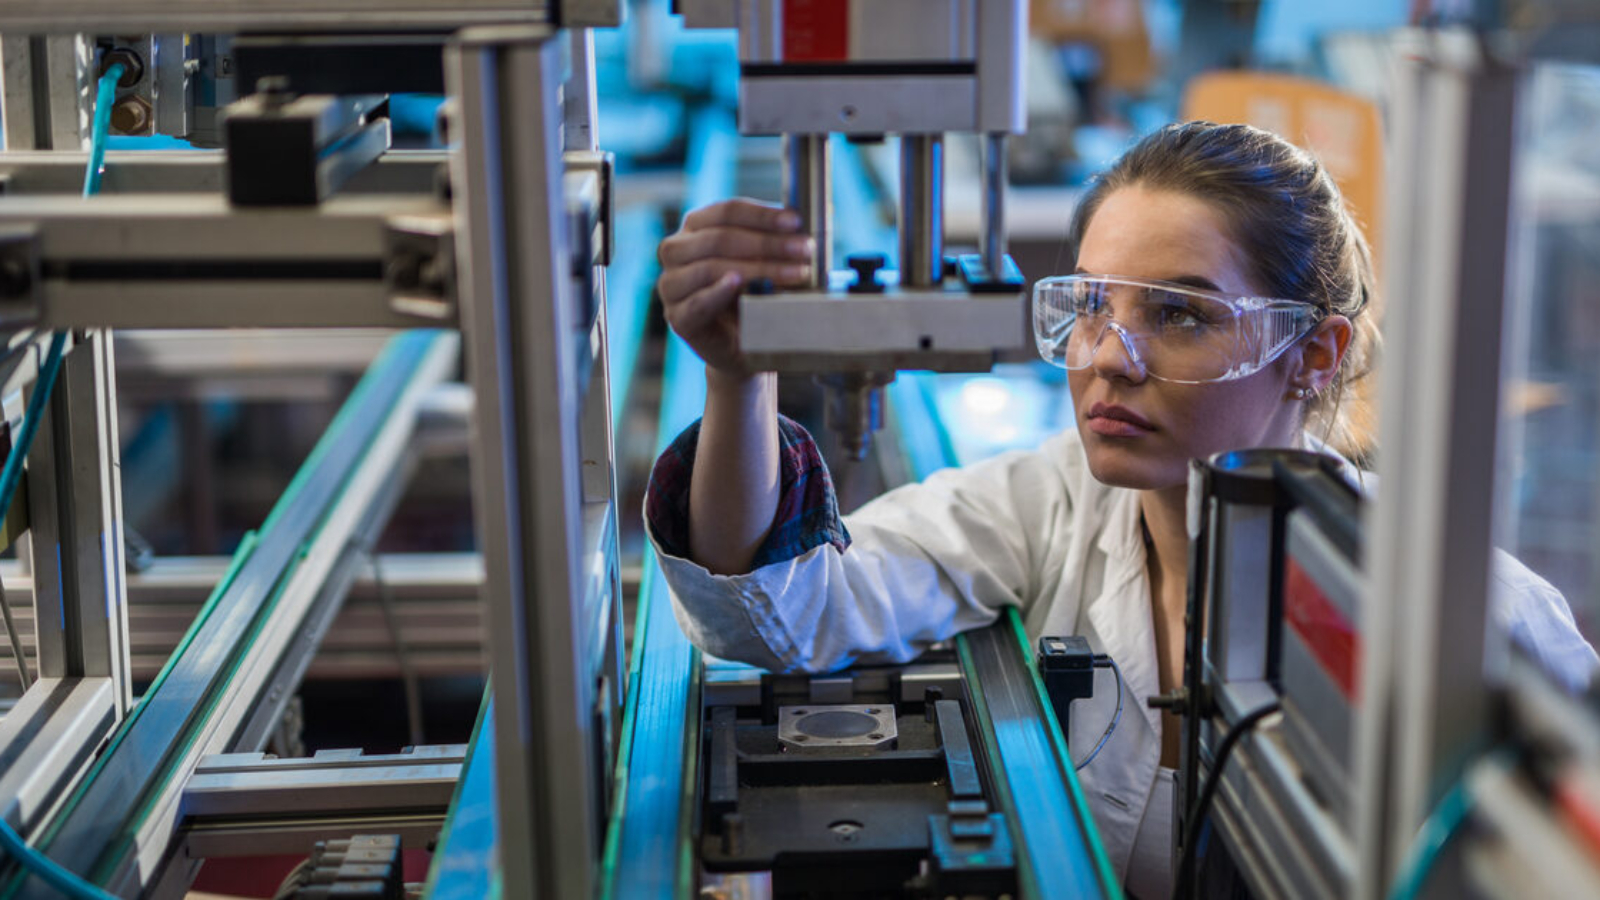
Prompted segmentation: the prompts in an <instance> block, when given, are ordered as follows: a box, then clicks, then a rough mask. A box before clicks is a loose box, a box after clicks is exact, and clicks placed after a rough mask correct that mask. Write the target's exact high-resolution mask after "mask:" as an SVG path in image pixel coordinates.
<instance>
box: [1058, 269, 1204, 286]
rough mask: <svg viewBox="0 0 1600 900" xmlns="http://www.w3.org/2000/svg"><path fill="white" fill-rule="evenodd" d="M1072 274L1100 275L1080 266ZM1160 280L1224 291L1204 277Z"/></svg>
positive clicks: (1195, 276) (1180, 276) (1194, 276)
mask: <svg viewBox="0 0 1600 900" xmlns="http://www.w3.org/2000/svg"><path fill="white" fill-rule="evenodd" d="M1072 274H1074V275H1094V274H1098V273H1095V272H1090V271H1088V270H1087V269H1084V268H1083V267H1082V266H1079V267H1078V268H1077V269H1075V270H1074V271H1073V273H1072ZM1158 280H1160V281H1168V282H1171V283H1173V284H1181V285H1184V286H1185V287H1193V288H1200V289H1202V290H1207V291H1221V290H1222V288H1219V287H1217V284H1216V282H1214V281H1212V280H1211V279H1209V278H1207V277H1205V276H1204V275H1178V276H1175V277H1172V278H1162V279H1158Z"/></svg>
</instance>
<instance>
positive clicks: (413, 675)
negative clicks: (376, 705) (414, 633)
mask: <svg viewBox="0 0 1600 900" xmlns="http://www.w3.org/2000/svg"><path fill="white" fill-rule="evenodd" d="M367 562H368V563H369V564H370V565H371V566H372V580H373V581H374V582H376V584H377V587H378V609H379V610H381V611H382V612H383V621H384V624H385V625H387V626H388V628H389V637H390V639H391V640H393V641H394V656H395V659H396V661H398V662H399V664H400V683H401V684H402V685H404V688H405V694H406V732H407V735H408V736H409V737H410V740H411V745H412V746H413V747H420V746H422V744H423V734H424V731H423V727H422V685H421V683H420V682H418V680H417V671H416V669H414V668H413V667H412V665H411V653H410V652H409V651H408V650H407V648H406V644H405V640H404V639H402V638H401V637H400V617H399V616H398V615H397V614H396V612H395V608H394V597H393V595H392V594H390V592H389V583H388V582H387V581H385V580H384V578H383V568H382V566H380V565H379V563H378V554H377V553H375V552H373V551H372V550H371V549H370V548H369V549H368V550H367Z"/></svg>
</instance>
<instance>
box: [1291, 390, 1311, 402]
mask: <svg viewBox="0 0 1600 900" xmlns="http://www.w3.org/2000/svg"><path fill="white" fill-rule="evenodd" d="M1309 396H1311V390H1310V389H1309V388H1303V387H1298V388H1295V389H1294V398H1295V399H1296V400H1304V399H1306V398H1307V397H1309Z"/></svg>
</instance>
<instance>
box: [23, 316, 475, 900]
mask: <svg viewBox="0 0 1600 900" xmlns="http://www.w3.org/2000/svg"><path fill="white" fill-rule="evenodd" d="M456 343H457V339H456V337H455V336H454V335H451V334H445V333H437V332H413V333H409V334H406V335H402V336H400V337H398V338H396V339H395V341H394V342H393V343H392V344H391V345H390V347H389V349H388V350H386V351H385V353H384V355H383V356H382V357H381V358H380V359H379V360H378V362H376V363H374V365H373V367H372V369H370V370H369V371H368V373H367V375H366V377H365V378H363V380H362V382H361V383H360V384H359V385H358V386H357V388H356V390H355V391H354V392H353V393H352V395H351V397H350V399H349V400H348V401H347V402H346V403H345V406H344V408H343V409H342V410H341V411H340V413H339V415H338V417H336V418H335V420H334V422H333V424H332V425H331V426H330V427H329V429H328V431H327V433H326V434H325V435H324V436H323V438H322V440H321V441H320V442H319V443H318V445H317V447H316V449H314V450H313V451H312V453H311V456H310V458H308V459H307V461H306V463H305V464H304V465H303V466H302V467H301V469H300V471H299V473H298V474H297V475H296V476H295V479H294V481H293V482H291V484H290V486H289V488H288V490H287V491H286V492H285V494H284V496H283V497H282V498H281V499H280V500H279V502H278V504H277V506H276V507H274V509H273V511H272V514H271V515H270V516H269V517H268V518H267V521H266V522H265V523H264V524H263V526H262V528H261V531H260V534H259V537H252V538H248V539H247V540H246V541H245V543H244V545H243V546H242V547H241V549H240V551H239V553H238V554H237V555H236V556H235V559H234V565H233V566H232V568H231V569H230V571H229V573H228V575H227V577H226V578H225V579H224V581H223V582H222V584H220V585H219V586H218V588H217V590H216V592H215V594H213V596H212V598H211V600H210V601H208V603H207V605H206V608H205V609H204V610H203V611H202V613H201V616H200V618H198V619H197V620H196V621H195V623H194V625H193V626H192V628H191V630H190V632H189V634H188V636H187V637H186V638H185V640H184V643H183V644H182V645H181V646H180V648H179V649H178V651H177V652H176V653H175V654H174V655H173V657H172V659H171V660H170V661H169V663H168V665H167V667H166V668H165V669H164V670H163V671H162V673H161V674H160V675H159V676H157V679H156V681H155V683H154V684H153V685H152V686H151V687H150V689H149V690H148V691H147V692H146V693H145V696H144V698H143V700H142V701H141V702H140V704H139V705H138V706H137V707H136V708H135V709H134V710H133V712H132V713H131V714H130V715H129V717H128V720H127V721H126V722H125V723H124V725H123V727H122V728H121V729H120V730H119V731H118V733H117V734H116V736H115V737H114V738H113V740H112V743H111V746H110V748H109V749H108V750H107V752H106V753H105V755H104V756H102V757H101V759H100V760H99V761H98V762H97V763H96V765H95V767H94V768H93V769H92V770H91V772H90V774H89V776H88V777H87V778H86V779H85V781H84V783H83V784H82V785H81V786H80V787H79V789H78V790H77V792H76V793H75V794H74V796H73V797H72V798H71V799H70V800H69V801H68V802H67V804H66V805H65V807H64V809H63V811H62V812H61V813H60V814H59V815H58V816H56V817H55V819H54V820H53V821H52V822H51V823H50V824H49V826H48V827H47V829H46V831H45V834H44V836H43V837H42V839H41V840H40V841H38V846H40V847H41V849H43V850H45V852H47V853H49V855H50V856H51V857H52V858H54V859H56V860H57V861H58V862H60V863H61V864H62V865H64V866H66V867H67V868H69V869H71V870H72V871H75V872H79V873H83V874H85V875H87V876H88V877H90V878H91V879H92V880H94V881H96V882H97V883H100V884H102V885H105V886H106V887H108V889H111V890H113V891H118V892H123V893H127V892H132V891H135V890H137V889H138V888H139V887H140V886H141V884H142V883H143V882H142V880H141V879H142V878H144V877H145V875H141V866H140V865H139V864H138V863H140V862H144V861H146V860H149V861H151V862H152V865H151V868H152V869H153V868H156V867H157V866H158V864H160V863H161V862H162V860H163V858H164V857H165V856H166V854H167V851H168V844H169V843H170V835H171V832H172V828H171V825H172V824H173V822H172V821H169V820H170V819H172V818H174V817H175V815H176V799H177V797H176V794H177V792H176V790H175V789H174V785H175V784H179V783H181V781H182V779H183V778H184V777H185V776H186V775H187V773H188V771H189V770H190V769H191V768H192V767H193V766H194V764H195V763H196V762H197V761H198V759H199V758H200V757H201V756H204V755H206V754H207V753H209V752H216V751H218V750H223V749H228V745H229V744H230V743H231V741H232V740H233V738H234V731H235V729H237V728H238V727H239V726H240V725H241V722H240V719H241V716H242V714H243V712H245V711H247V710H248V709H250V708H253V707H254V706H255V705H256V703H257V702H259V701H260V699H261V698H260V697H257V696H254V695H255V693H256V692H257V691H259V690H262V689H264V685H265V683H266V682H267V680H268V677H269V676H270V674H271V670H272V668H274V667H275V666H276V664H277V661H278V659H280V658H281V657H282V655H283V653H284V651H285V650H286V649H287V647H288V645H290V644H292V643H293V642H294V641H295V640H296V638H297V637H298V636H299V628H298V621H299V615H297V614H300V615H303V614H304V613H305V612H306V611H307V607H308V606H309V605H310V602H311V601H312V600H313V599H314V597H315V595H316V594H318V593H320V591H321V589H322V587H323V585H324V584H325V582H326V581H327V579H328V577H329V575H330V573H332V572H333V571H334V570H335V569H336V567H337V564H338V563H339V561H340V559H341V558H342V557H343V556H346V555H347V554H348V553H349V551H350V549H351V548H350V546H349V544H348V539H349V536H350V535H351V534H352V533H353V532H355V531H356V530H357V529H358V528H359V527H360V525H361V524H362V522H363V519H364V518H365V516H364V515H363V513H364V512H365V511H366V510H365V507H366V506H367V505H368V504H370V502H371V501H372V499H373V498H374V496H375V495H377V494H380V493H381V490H380V488H381V482H382V481H383V480H384V478H385V476H386V475H387V474H388V473H389V472H390V471H391V470H392V469H393V468H394V464H395V462H396V460H397V458H398V454H399V453H400V452H401V450H402V448H403V443H404V437H405V435H406V433H407V432H408V431H409V426H410V422H409V421H407V415H408V414H409V413H411V412H412V411H414V407H415V403H416V400H417V398H418V397H419V396H420V394H421V393H422V391H423V390H424V389H425V388H426V387H427V386H429V385H430V384H431V383H432V382H435V381H437V380H439V379H440V378H441V377H443V376H444V374H445V372H447V371H448V369H449V367H450V365H451V363H453V361H454V359H455V349H456ZM146 874H148V873H146ZM0 891H3V894H0V895H3V896H4V897H6V898H11V897H19V896H20V897H42V896H45V895H46V893H47V892H46V889H45V886H44V885H43V884H42V883H39V882H37V881H31V880H28V879H26V878H24V877H21V876H19V875H17V873H15V871H11V872H9V873H8V880H7V881H6V882H5V884H4V885H3V887H0Z"/></svg>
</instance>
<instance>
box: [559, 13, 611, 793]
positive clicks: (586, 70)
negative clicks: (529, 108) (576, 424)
mask: <svg viewBox="0 0 1600 900" xmlns="http://www.w3.org/2000/svg"><path fill="white" fill-rule="evenodd" d="M569 46H570V47H571V52H572V63H571V71H570V73H569V74H568V77H567V82H566V86H565V90H566V93H565V102H564V109H563V117H564V120H565V122H564V125H563V129H562V134H563V140H564V143H565V146H566V149H567V151H569V152H573V151H576V152H579V153H590V154H592V153H596V152H598V151H599V134H598V123H599V104H598V103H597V97H596V94H595V90H594V35H593V32H591V31H590V30H589V29H582V30H579V31H575V32H572V33H571V35H570V38H569ZM610 189H611V186H610V185H609V184H602V185H601V186H600V190H601V192H602V197H601V199H600V205H601V211H600V214H601V215H602V216H610V215H613V213H612V209H614V207H613V206H612V198H611V197H610V196H607V194H608V193H609V191H610ZM605 231H606V234H607V237H606V238H605V240H606V241H607V242H608V243H609V242H610V241H611V240H612V237H611V235H613V234H614V231H613V224H612V223H610V222H607V223H606V226H605ZM608 252H610V251H608ZM588 284H589V286H590V289H591V290H592V291H593V296H592V298H590V300H591V301H592V302H589V303H587V304H585V305H584V306H583V308H586V309H593V310H594V327H593V328H592V329H591V331H590V335H589V337H590V345H589V346H590V350H591V354H592V356H593V357H594V369H593V371H592V373H591V374H590V378H589V388H588V393H587V395H585V397H584V400H583V421H582V424H581V426H580V427H581V432H580V438H579V446H580V453H581V454H582V457H583V466H582V472H583V502H584V517H585V520H586V521H589V522H592V521H593V520H595V519H599V520H601V521H602V522H603V523H604V524H603V525H600V526H591V527H599V528H600V530H601V533H600V534H599V546H600V547H601V548H603V549H602V550H601V552H600V553H599V555H598V556H597V557H595V558H594V561H595V563H596V564H601V565H604V567H605V568H604V572H602V573H600V575H599V578H600V580H601V581H602V582H603V583H604V588H603V591H604V595H603V596H601V597H596V598H591V599H592V601H593V602H592V603H591V604H590V605H588V606H586V607H584V610H583V620H584V626H585V627H587V628H588V629H589V633H590V634H592V635H594V636H595V637H596V641H595V642H594V643H593V644H591V645H590V646H589V647H588V648H587V649H588V650H589V651H590V652H592V653H593V654H594V656H593V657H592V658H591V659H589V660H588V661H589V662H590V663H592V664H593V666H594V668H593V670H592V671H591V670H588V669H585V670H583V671H581V672H580V673H579V676H580V677H591V676H592V678H593V684H594V696H595V700H594V722H595V739H594V749H595V751H596V752H595V757H596V760H597V763H596V765H597V766H598V767H599V772H598V773H597V775H598V779H599V785H600V788H601V798H600V806H601V809H609V808H610V806H611V792H610V786H611V782H610V779H609V778H608V777H607V773H609V772H610V770H611V763H612V760H613V758H614V754H615V751H616V744H615V737H616V735H617V733H618V731H619V730H620V729H621V727H622V704H623V700H624V699H625V698H624V696H623V695H624V692H625V690H626V689H627V677H626V674H625V668H626V663H627V658H626V651H625V649H624V646H623V609H622V569H621V562H620V560H619V555H618V552H617V549H616V548H617V546H618V539H617V525H618V522H617V516H616V515H615V513H616V510H617V470H616V465H615V454H614V453H613V447H615V444H614V443H613V435H612V431H611V423H612V422H613V421H614V419H613V418H612V409H611V353H610V348H611V338H610V325H609V318H608V316H607V312H606V302H607V297H608V294H607V285H606V270H605V266H603V265H596V266H592V267H591V271H590V277H589V280H588ZM591 549H593V548H591Z"/></svg>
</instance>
